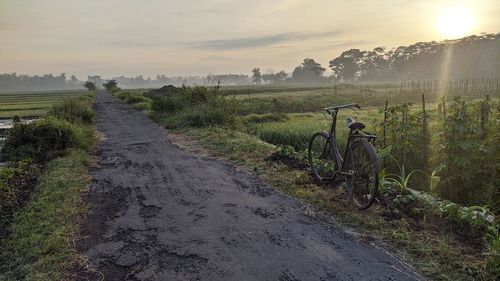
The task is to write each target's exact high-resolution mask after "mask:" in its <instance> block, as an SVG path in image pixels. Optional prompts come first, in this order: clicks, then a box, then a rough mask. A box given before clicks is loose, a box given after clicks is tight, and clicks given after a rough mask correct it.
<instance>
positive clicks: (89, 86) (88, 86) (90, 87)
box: [83, 81, 97, 91]
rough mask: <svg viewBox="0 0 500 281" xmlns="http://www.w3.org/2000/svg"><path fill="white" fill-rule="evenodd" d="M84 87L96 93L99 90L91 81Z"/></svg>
mask: <svg viewBox="0 0 500 281" xmlns="http://www.w3.org/2000/svg"><path fill="white" fill-rule="evenodd" d="M83 87H85V88H87V89H88V90H89V91H95V90H96V89H97V87H96V85H95V84H94V83H92V82H90V81H87V82H85V84H83Z"/></svg>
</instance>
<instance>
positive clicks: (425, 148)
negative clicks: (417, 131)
mask: <svg viewBox="0 0 500 281" xmlns="http://www.w3.org/2000/svg"><path fill="white" fill-rule="evenodd" d="M422 114H423V115H422V137H423V140H424V141H423V147H422V152H423V155H422V162H423V163H422V164H423V166H424V167H423V170H424V171H425V172H428V171H429V154H430V135H429V127H428V120H427V112H426V111H425V95H424V94H422Z"/></svg>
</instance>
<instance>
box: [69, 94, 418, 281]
mask: <svg viewBox="0 0 500 281" xmlns="http://www.w3.org/2000/svg"><path fill="white" fill-rule="evenodd" d="M95 108H96V111H97V129H98V130H99V131H100V132H102V133H103V134H104V136H105V139H104V140H103V141H101V142H100V143H99V145H98V168H96V169H95V170H94V171H92V176H93V184H92V187H91V190H90V192H89V195H88V198H87V200H88V201H89V202H90V203H91V204H92V205H93V210H92V214H91V215H90V216H89V218H88V219H87V221H86V222H85V223H84V228H83V233H82V235H83V236H84V239H83V240H81V241H79V243H78V249H79V250H80V251H81V252H82V253H83V254H84V255H86V256H87V257H88V259H89V265H90V269H91V271H92V272H91V273H89V272H87V273H84V272H80V273H79V274H80V275H81V276H80V278H81V279H84V278H87V279H91V280H100V279H101V278H102V277H104V280H281V281H285V280H420V279H419V277H417V275H415V274H414V273H412V272H411V271H410V270H409V269H408V268H406V267H405V266H404V265H403V264H402V263H400V262H399V261H398V260H396V259H395V258H393V257H391V256H390V255H388V254H386V253H384V251H382V250H380V249H377V248H375V247H373V246H371V245H369V244H367V243H364V242H358V241H356V239H354V238H353V237H351V236H350V235H348V234H346V233H345V232H343V231H342V230H341V229H340V228H337V227H335V226H332V225H329V224H328V223H326V222H325V221H324V220H322V219H318V218H311V217H309V216H306V215H305V214H304V212H303V210H302V207H303V206H302V204H301V203H300V202H298V201H296V200H294V199H292V198H289V197H288V196H286V195H283V194H281V193H280V192H277V191H275V190H273V189H272V188H270V187H268V186H266V185H264V184H262V183H261V182H260V181H259V180H258V179H256V178H255V177H254V176H251V175H249V174H247V173H244V172H241V171H237V170H236V169H235V168H233V167H231V166H230V165H228V164H224V163H222V162H219V161H214V160H206V159H200V158H198V157H196V156H193V155H190V154H189V153H188V152H185V151H183V150H181V149H179V148H178V147H176V146H175V145H173V144H171V143H170V142H169V141H168V139H167V137H166V135H167V133H166V132H165V131H164V130H163V129H162V128H160V127H159V126H157V125H156V124H155V123H153V122H152V121H150V120H149V119H147V118H146V117H145V116H144V115H143V114H141V113H140V112H138V111H135V110H133V109H131V108H130V107H128V106H127V105H125V104H123V103H121V102H120V101H118V100H117V99H115V98H112V97H110V96H109V95H107V94H105V93H98V95H97V98H96V103H95Z"/></svg>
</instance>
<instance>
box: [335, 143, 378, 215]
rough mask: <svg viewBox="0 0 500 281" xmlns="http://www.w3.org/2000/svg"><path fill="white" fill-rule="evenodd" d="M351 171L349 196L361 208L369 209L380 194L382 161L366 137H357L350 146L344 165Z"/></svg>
mask: <svg viewBox="0 0 500 281" xmlns="http://www.w3.org/2000/svg"><path fill="white" fill-rule="evenodd" d="M343 166H344V167H345V168H344V170H345V171H347V172H349V174H352V175H349V176H348V177H347V179H346V180H347V183H348V184H349V187H350V188H349V193H350V194H349V198H350V200H351V201H352V202H353V203H354V205H355V206H356V207H357V208H358V209H360V210H365V209H368V208H369V207H370V206H371V205H372V204H373V202H374V201H375V198H376V196H377V194H378V181H379V179H378V175H379V172H380V162H379V160H378V157H377V153H376V152H375V148H374V147H373V145H372V144H371V143H369V142H368V141H367V140H365V139H356V140H354V142H353V143H352V144H351V146H350V147H349V151H348V152H347V157H346V159H345V163H344V165H343Z"/></svg>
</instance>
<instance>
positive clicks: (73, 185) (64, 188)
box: [0, 150, 90, 280]
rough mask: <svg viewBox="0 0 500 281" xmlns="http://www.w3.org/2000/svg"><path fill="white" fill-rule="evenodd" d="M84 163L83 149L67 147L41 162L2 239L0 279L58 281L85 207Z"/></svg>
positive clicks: (68, 261) (70, 257) (72, 255)
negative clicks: (41, 168)
mask: <svg viewBox="0 0 500 281" xmlns="http://www.w3.org/2000/svg"><path fill="white" fill-rule="evenodd" d="M89 163H90V159H89V156H88V154H87V153H86V152H83V151H79V150H73V151H70V152H68V154H67V155H65V156H63V157H60V158H57V159H55V160H52V161H50V162H49V163H48V164H47V166H46V168H45V169H44V172H43V174H42V175H41V177H40V178H39V182H38V184H37V186H36V187H35V191H34V193H33V194H32V196H31V200H30V201H29V203H28V204H27V205H26V206H25V208H24V209H23V210H22V212H20V213H19V214H18V215H17V216H16V219H15V222H14V224H13V226H12V233H11V235H10V237H9V238H8V239H7V240H6V241H4V242H3V245H2V253H1V254H0V259H1V262H0V269H1V272H2V273H0V280H21V279H23V280H59V279H61V277H62V276H61V272H62V270H63V269H65V268H68V267H69V266H71V265H72V264H73V263H75V262H76V260H75V252H74V249H73V245H72V243H71V239H72V237H74V236H75V235H76V228H77V223H78V221H77V218H78V217H79V216H80V215H81V214H82V213H83V212H85V211H86V207H85V206H84V205H83V204H82V202H81V200H80V194H81V193H82V192H83V191H85V190H86V188H87V186H88V184H89V182H90V178H89V177H88V176H87V174H86V170H87V166H88V165H89Z"/></svg>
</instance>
